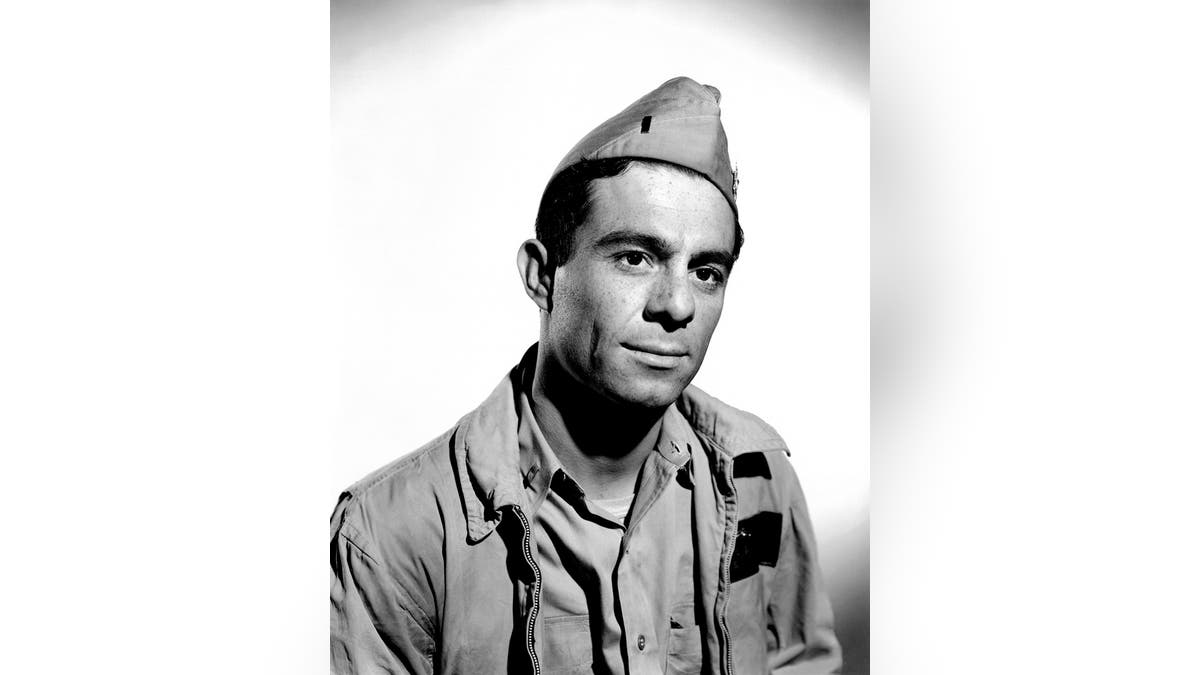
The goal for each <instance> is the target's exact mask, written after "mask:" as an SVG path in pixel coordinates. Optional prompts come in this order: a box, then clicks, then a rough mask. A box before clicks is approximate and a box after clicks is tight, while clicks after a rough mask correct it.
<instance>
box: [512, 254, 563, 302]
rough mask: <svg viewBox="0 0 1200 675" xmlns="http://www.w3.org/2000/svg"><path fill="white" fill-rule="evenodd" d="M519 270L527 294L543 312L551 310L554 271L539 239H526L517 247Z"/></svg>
mask: <svg viewBox="0 0 1200 675" xmlns="http://www.w3.org/2000/svg"><path fill="white" fill-rule="evenodd" d="M517 272H519V273H520V274H521V283H522V284H524V286H525V294H526V295H528V296H529V298H530V299H531V300H533V302H534V304H536V305H537V306H538V308H539V309H541V310H542V311H543V312H549V311H550V296H551V294H552V292H553V290H554V273H553V272H552V271H550V255H549V253H547V251H546V247H545V246H544V245H543V244H542V242H540V241H538V240H537V239H526V240H525V242H524V243H522V244H521V248H519V249H517Z"/></svg>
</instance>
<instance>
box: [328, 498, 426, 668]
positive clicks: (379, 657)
mask: <svg viewBox="0 0 1200 675" xmlns="http://www.w3.org/2000/svg"><path fill="white" fill-rule="evenodd" d="M356 515H359V512H358V510H357V509H356V508H355V504H354V499H353V497H351V496H349V495H343V496H342V499H341V500H340V501H339V503H338V505H337V508H336V509H335V510H334V513H333V517H332V518H331V519H330V537H329V538H330V542H329V557H330V577H329V668H330V672H331V673H335V674H336V675H368V674H370V675H374V674H375V673H388V674H396V675H409V674H411V675H418V674H424V673H432V672H433V664H432V656H433V654H434V651H435V641H434V639H433V637H432V634H433V630H432V623H431V621H430V620H429V617H428V616H426V615H425V613H424V612H422V610H421V609H420V606H419V605H418V604H417V603H416V602H414V601H413V598H412V597H411V595H410V594H409V593H407V592H406V591H405V590H404V589H402V588H401V587H400V586H399V585H398V584H397V583H396V582H395V581H394V580H393V579H392V577H391V575H389V574H388V573H387V572H386V570H384V569H383V568H382V566H381V565H380V563H379V561H378V560H376V559H375V557H373V556H372V555H371V551H370V548H371V547H370V546H369V545H367V543H366V542H365V541H363V537H362V534H361V532H362V531H363V529H364V528H362V527H360V526H358V525H357V524H356V522H355V521H356Z"/></svg>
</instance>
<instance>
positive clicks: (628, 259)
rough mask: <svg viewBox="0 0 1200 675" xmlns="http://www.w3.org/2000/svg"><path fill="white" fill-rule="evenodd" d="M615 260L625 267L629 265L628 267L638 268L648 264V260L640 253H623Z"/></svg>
mask: <svg viewBox="0 0 1200 675" xmlns="http://www.w3.org/2000/svg"><path fill="white" fill-rule="evenodd" d="M617 259H618V260H620V261H621V262H623V263H625V264H626V265H629V266H630V267H638V266H640V265H643V264H645V263H648V262H650V258H649V257H647V256H646V254H645V253H642V252H641V251H625V252H624V253H621V254H619V255H618V256H617Z"/></svg>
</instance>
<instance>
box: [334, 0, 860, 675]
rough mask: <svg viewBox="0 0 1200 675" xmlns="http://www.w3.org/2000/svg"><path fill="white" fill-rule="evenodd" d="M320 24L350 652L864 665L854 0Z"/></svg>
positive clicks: (432, 669) (382, 663)
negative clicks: (326, 60)
mask: <svg viewBox="0 0 1200 675" xmlns="http://www.w3.org/2000/svg"><path fill="white" fill-rule="evenodd" d="M331 21H332V32H331V45H330V48H331V55H332V60H331V99H332V100H331V125H332V134H333V150H332V152H333V181H334V193H333V213H334V216H333V217H334V221H335V223H336V232H337V243H338V245H339V247H340V249H339V254H340V259H339V273H340V274H342V275H343V278H344V279H345V280H346V282H347V283H346V285H345V288H346V295H345V296H344V297H343V298H342V302H343V305H344V307H345V314H344V316H343V318H342V323H341V327H342V330H343V331H344V332H343V335H344V339H345V340H346V350H347V355H348V358H347V360H346V361H345V362H344V364H343V369H342V389H341V392H342V400H341V410H340V413H341V415H342V416H343V417H342V419H341V420H340V421H339V424H338V426H337V440H336V446H337V451H336V453H335V456H334V466H335V478H336V480H335V481H333V483H332V485H331V486H330V487H331V492H330V498H331V502H330V503H331V504H334V503H336V509H335V510H334V511H333V515H332V518H331V522H330V558H331V565H332V569H331V573H330V574H331V590H330V594H331V597H330V601H331V607H330V650H331V653H330V659H331V669H332V671H333V672H336V673H345V674H352V673H376V672H402V673H480V672H511V673H523V672H529V673H538V672H540V673H585V672H586V673H592V672H595V673H714V674H716V673H722V674H724V675H732V674H733V673H764V672H778V673H801V672H804V673H833V672H844V673H852V674H865V673H867V672H868V663H869V651H868V645H869V639H868V635H869V632H868V622H869V617H868V611H867V603H868V597H869V596H868V593H869V591H868V585H869V579H868V569H869V567H868V556H869V550H868V543H867V532H868V529H867V527H868V519H867V505H868V438H869V435H868V434H869V402H868V396H869V389H868V388H869V372H868V369H869V347H868V345H869V323H868V307H869V247H868V235H869V220H868V217H869V199H870V192H869V167H868V163H869V150H868V141H869V136H868V134H869V117H868V111H867V89H866V86H867V72H866V67H867V31H868V7H867V4H866V3H857V2H848V3H832V4H831V3H821V2H804V3H793V4H783V3H772V2H748V3H739V4H738V5H736V6H735V5H728V4H720V3H705V2H700V3H683V2H668V1H664V2H648V3H637V4H636V5H629V4H625V3H617V2H598V3H584V4H579V5H574V4H551V3H450V4H442V3H407V4H403V5H401V4H389V3H374V2H334V3H333V5H332V15H331Z"/></svg>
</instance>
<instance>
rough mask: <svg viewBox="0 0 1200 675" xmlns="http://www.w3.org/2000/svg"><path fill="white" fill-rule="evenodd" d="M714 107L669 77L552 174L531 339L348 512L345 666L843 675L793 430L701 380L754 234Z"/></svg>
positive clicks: (334, 556) (339, 543) (357, 669)
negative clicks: (481, 392)
mask: <svg viewBox="0 0 1200 675" xmlns="http://www.w3.org/2000/svg"><path fill="white" fill-rule="evenodd" d="M719 101H720V94H719V92H718V91H717V90H716V89H715V88H713V87H708V86H704V85H700V84H697V83H696V82H694V81H692V80H690V79H687V78H675V79H673V80H670V81H668V82H666V83H664V84H663V85H662V86H660V87H659V88H657V89H655V90H654V91H652V92H651V93H649V94H647V95H646V96H644V97H642V98H641V99H639V100H638V101H636V102H635V103H634V104H633V105H631V106H630V107H629V108H627V109H626V110H624V111H623V112H621V113H619V114H618V115H617V116H615V117H613V118H612V119H610V120H609V121H607V122H605V123H604V124H602V125H601V126H600V127H598V128H597V129H596V130H595V131H593V132H592V133H591V134H589V135H588V136H586V137H585V138H584V139H583V140H582V141H580V142H579V144H577V145H576V146H575V148H574V149H572V150H571V152H570V153H568V154H567V156H566V158H565V159H564V160H563V161H562V163H561V164H560V165H559V167H558V168H557V169H556V170H555V173H554V175H553V177H552V179H551V181H550V183H549V185H548V186H547V188H546V191H545V193H544V195H543V198H542V203H541V207H540V209H539V212H538V217H537V223H536V235H537V238H536V239H530V240H528V241H526V242H524V244H522V245H521V247H520V250H519V252H518V256H517V266H518V270H519V271H520V275H521V281H522V284H523V286H524V289H525V292H526V293H527V294H528V295H529V297H530V298H531V299H532V300H533V302H534V304H535V305H537V307H538V309H539V314H540V317H541V330H540V339H539V341H538V343H537V344H536V345H534V346H533V347H532V348H530V350H529V351H528V352H527V353H526V355H525V357H524V358H523V359H522V360H521V362H520V364H519V365H518V366H517V367H516V368H514V369H513V371H512V372H511V373H510V374H509V375H508V376H507V377H505V378H504V379H503V380H502V381H501V383H500V386H499V387H498V388H497V389H496V391H495V392H494V393H493V394H492V395H491V397H489V398H488V399H487V400H486V401H485V402H484V403H483V405H481V406H480V407H479V408H477V409H476V410H475V411H473V412H471V413H469V414H468V415H467V416H466V417H464V418H463V419H462V420H461V421H460V422H459V423H458V424H457V425H455V427H454V428H452V429H450V430H449V431H447V432H446V433H445V434H443V435H442V436H441V437H439V438H437V439H435V440H434V441H432V442H430V443H429V444H428V445H426V446H425V447H424V448H421V449H420V450H418V451H417V452H415V453H413V454H410V455H408V456H406V457H403V458H401V459H399V460H397V461H396V462H395V463H393V464H391V465H389V466H387V467H384V468H383V469H380V470H379V471H377V472H375V473H374V474H372V475H370V476H368V477H367V478H365V479H364V480H362V481H360V482H359V483H358V484H356V485H355V486H353V487H352V488H350V489H349V490H348V491H347V492H345V493H344V494H343V495H342V498H341V500H340V501H339V503H338V506H337V509H336V510H335V512H334V514H333V518H332V520H331V530H332V533H331V543H330V553H331V563H332V567H333V574H332V584H331V591H330V595H331V620H330V641H331V651H332V654H331V659H332V668H333V670H334V671H335V672H338V673H376V672H379V673H433V672H437V673H501V672H510V673H517V672H520V673H527V672H528V673H546V674H552V673H591V672H596V673H614V674H619V673H627V672H628V673H664V672H666V673H713V674H717V673H720V674H723V675H732V674H733V673H739V674H749V673H764V672H778V673H818V672H819V673H826V672H835V671H836V670H837V668H838V667H839V665H840V651H839V648H838V644H837V641H836V640H835V638H834V636H833V631H832V616H831V612H830V608H829V602H828V599H827V598H826V596H825V594H824V590H823V587H822V583H821V578H820V572H819V570H818V567H817V562H816V552H815V548H814V537H813V532H812V525H811V523H810V521H809V517H808V514H807V510H806V507H805V504H804V498H803V495H802V494H801V491H800V486H799V483H798V482H797V479H796V475H795V473H794V471H793V470H792V468H791V465H790V464H789V462H788V460H787V458H786V453H787V449H786V446H785V445H784V443H783V441H782V439H780V438H779V436H778V435H777V434H776V433H775V432H774V430H772V429H771V427H769V426H768V425H767V424H765V423H764V422H762V421H761V420H759V419H758V418H756V417H754V416H753V415H750V414H748V413H745V412H742V411H739V410H736V409H734V408H732V407H729V406H727V405H725V404H723V403H721V402H719V401H717V400H716V399H714V398H712V397H710V396H708V395H706V394H704V393H703V392H701V391H699V390H698V389H696V388H695V387H690V386H689V384H690V382H691V380H692V378H693V377H695V375H696V372H697V371H698V370H699V368H700V364H701V363H702V362H703V360H704V355H705V352H706V350H707V348H708V343H709V340H710V339H711V337H712V334H713V331H714V330H715V328H716V326H717V322H718V320H719V319H720V316H721V309H722V306H723V303H724V294H725V288H726V284H727V283H728V281H729V277H730V274H731V272H732V271H733V265H734V261H735V260H736V259H737V257H738V254H739V252H740V248H741V242H742V230H741V226H740V224H739V223H738V217H737V206H736V201H735V176H734V172H733V171H732V169H731V167H730V163H729V157H728V152H727V149H726V138H725V132H724V129H723V128H722V126H721V121H720V108H719V106H718V104H719Z"/></svg>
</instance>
